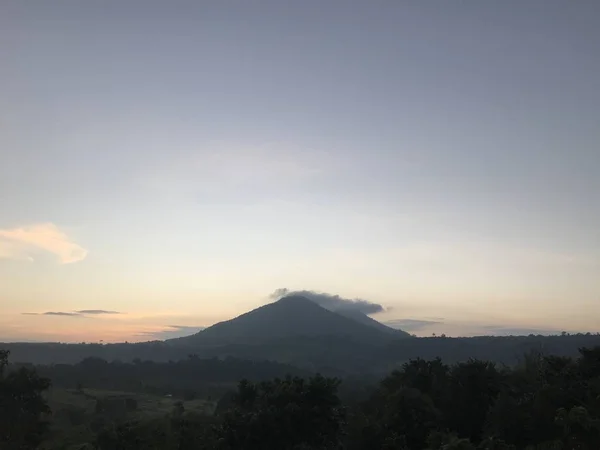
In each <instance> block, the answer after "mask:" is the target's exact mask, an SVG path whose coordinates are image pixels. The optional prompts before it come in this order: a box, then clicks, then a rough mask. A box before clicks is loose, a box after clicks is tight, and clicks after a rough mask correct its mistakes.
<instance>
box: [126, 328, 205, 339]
mask: <svg viewBox="0 0 600 450" xmlns="http://www.w3.org/2000/svg"><path fill="white" fill-rule="evenodd" d="M204 328H205V327H190V326H187V325H167V327H166V329H162V330H158V331H142V332H140V333H138V334H137V336H142V337H146V338H148V339H152V340H161V341H162V340H165V339H174V338H179V337H185V336H190V335H192V334H196V333H198V332H199V331H202V330H204Z"/></svg>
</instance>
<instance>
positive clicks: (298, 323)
mask: <svg viewBox="0 0 600 450" xmlns="http://www.w3.org/2000/svg"><path fill="white" fill-rule="evenodd" d="M382 326H383V327H385V326H384V325H382ZM386 328H387V327H386ZM300 336H303V337H316V336H345V337H349V338H352V339H355V340H367V341H374V340H385V339H389V338H390V337H391V336H392V335H391V334H390V333H388V332H386V331H384V330H382V329H378V328H376V327H374V326H372V325H366V324H364V323H360V322H359V321H357V320H355V319H351V318H348V317H344V316H342V315H340V314H336V313H334V312H332V311H329V310H327V309H325V308H323V307H321V306H319V305H317V304H316V303H314V302H312V301H310V300H308V299H307V298H305V297H300V296H291V297H284V298H282V299H281V300H279V301H277V302H275V303H270V304H268V305H265V306H261V307H260V308H257V309H254V310H252V311H250V312H247V313H245V314H242V315H241V316H238V317H236V318H234V319H231V320H227V321H225V322H220V323H217V324H215V325H213V326H211V327H209V328H206V329H205V330H203V331H200V332H199V333H196V334H195V335H193V336H188V337H185V338H180V339H177V343H178V344H230V343H256V342H260V341H266V340H272V339H281V338H290V337H300Z"/></svg>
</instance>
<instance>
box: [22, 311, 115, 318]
mask: <svg viewBox="0 0 600 450" xmlns="http://www.w3.org/2000/svg"><path fill="white" fill-rule="evenodd" d="M21 314H23V315H25V316H63V317H85V316H98V315H103V314H109V315H113V314H121V313H120V312H118V311H108V310H105V309H82V310H80V311H46V312H41V313H37V312H24V313H21Z"/></svg>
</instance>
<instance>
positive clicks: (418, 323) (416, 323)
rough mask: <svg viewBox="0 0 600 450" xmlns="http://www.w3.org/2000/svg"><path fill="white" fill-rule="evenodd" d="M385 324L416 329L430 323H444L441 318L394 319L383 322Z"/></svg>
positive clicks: (405, 329)
mask: <svg viewBox="0 0 600 450" xmlns="http://www.w3.org/2000/svg"><path fill="white" fill-rule="evenodd" d="M383 323H384V324H385V325H387V326H388V327H391V328H397V329H401V330H404V331H416V330H421V329H423V328H425V327H428V326H430V325H438V324H441V323H444V321H443V319H439V320H438V319H436V320H423V319H396V320H389V321H387V322H383Z"/></svg>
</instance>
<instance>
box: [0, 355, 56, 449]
mask: <svg viewBox="0 0 600 450" xmlns="http://www.w3.org/2000/svg"><path fill="white" fill-rule="evenodd" d="M8 356H9V352H7V351H3V350H0V449H2V450H27V449H34V448H37V446H38V445H39V444H40V443H41V442H42V440H43V438H44V434H45V432H46V430H47V425H48V423H47V422H46V421H45V420H44V415H45V414H48V413H49V412H50V410H49V408H48V405H47V404H46V401H45V400H44V397H43V396H42V393H43V392H44V391H45V390H46V389H48V388H49V387H50V381H49V380H48V379H45V378H41V377H40V376H38V374H37V373H36V372H35V371H33V370H29V369H26V368H20V369H17V370H12V369H11V368H10V367H9V366H8Z"/></svg>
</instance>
